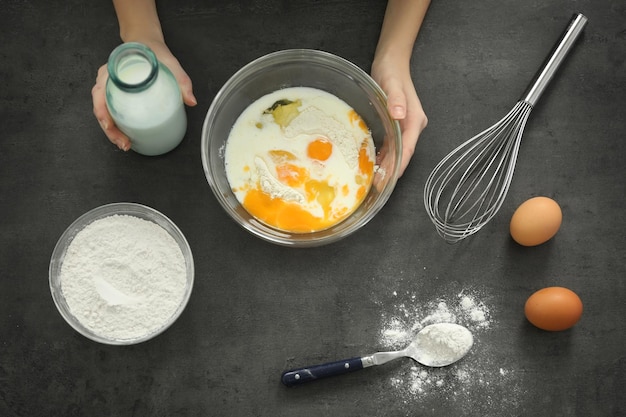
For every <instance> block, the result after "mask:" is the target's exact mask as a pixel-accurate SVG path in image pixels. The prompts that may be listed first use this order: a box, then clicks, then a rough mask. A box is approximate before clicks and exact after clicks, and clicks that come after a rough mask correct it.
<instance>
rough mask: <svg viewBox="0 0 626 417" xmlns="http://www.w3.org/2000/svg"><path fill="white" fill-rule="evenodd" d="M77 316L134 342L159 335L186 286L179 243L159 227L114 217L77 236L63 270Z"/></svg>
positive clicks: (64, 287) (87, 324)
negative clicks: (156, 333)
mask: <svg viewBox="0 0 626 417" xmlns="http://www.w3.org/2000/svg"><path fill="white" fill-rule="evenodd" d="M60 281H61V290H62V292H63V296H64V297H65V300H66V302H67V304H68V307H69V309H70V311H71V312H72V314H73V315H74V316H75V317H76V318H77V319H78V320H79V321H80V322H81V323H82V324H83V325H84V326H85V327H87V328H88V329H90V330H91V331H92V332H94V333H96V334H98V335H100V336H102V337H106V338H110V339H115V340H132V339H136V338H140V337H142V336H145V335H148V334H151V333H154V332H155V331H158V330H159V329H160V328H161V327H162V326H163V325H164V324H165V322H166V321H167V320H168V319H169V318H170V317H171V316H172V315H173V314H174V313H175V312H176V310H177V308H178V306H179V305H180V303H181V301H182V299H183V297H184V294H185V288H186V265H185V259H184V257H183V254H182V252H181V249H180V247H179V246H178V243H177V242H176V241H175V240H174V239H173V238H172V237H171V236H170V235H169V234H168V233H167V232H166V231H165V230H164V229H163V228H161V227H160V226H158V225H157V224H155V223H153V222H150V221H147V220H143V219H140V218H138V217H134V216H127V215H113V216H109V217H105V218H103V219H99V220H96V221H94V222H92V223H90V224H89V225H87V226H86V227H85V228H84V229H83V230H81V231H80V232H78V234H77V235H76V236H75V237H74V239H73V240H72V242H71V243H70V245H69V247H68V249H67V252H66V254H65V259H64V260H63V265H62V267H61V276H60Z"/></svg>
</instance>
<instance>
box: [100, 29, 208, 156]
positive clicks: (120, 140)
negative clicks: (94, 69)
mask: <svg viewBox="0 0 626 417" xmlns="http://www.w3.org/2000/svg"><path fill="white" fill-rule="evenodd" d="M140 42H141V41H140ZM141 43H143V44H145V45H146V46H148V47H149V48H150V49H152V51H153V52H154V54H155V55H156V57H157V59H158V60H159V61H161V63H163V64H164V65H165V66H166V67H167V68H168V69H169V70H170V71H171V72H172V74H173V75H174V78H176V81H177V82H178V86H179V88H180V91H181V93H182V96H183V102H184V103H185V104H186V105H187V106H191V107H193V106H195V105H196V104H197V100H196V98H195V96H194V94H193V86H192V83H191V78H189V76H188V75H187V73H186V72H185V70H184V69H183V68H182V66H181V65H180V63H179V62H178V60H177V59H176V57H174V55H173V54H172V52H171V51H170V50H169V48H168V47H167V45H165V43H163V42H161V41H145V42H141ZM108 78H109V73H108V71H107V65H106V64H104V65H102V66H101V67H100V68H99V69H98V75H97V77H96V84H95V85H94V86H93V88H92V89H91V97H92V100H93V114H94V116H95V117H96V120H98V123H99V124H100V127H101V128H102V130H103V131H104V134H105V135H106V137H107V138H109V140H110V141H111V142H112V143H113V144H114V145H116V146H117V147H118V148H120V149H121V150H123V151H128V150H129V149H130V146H131V143H130V139H129V138H128V136H126V135H125V134H124V133H123V132H122V131H121V130H120V129H119V128H118V127H117V126H116V125H115V122H114V121H113V118H112V117H111V114H110V113H109V109H108V108H107V105H106V83H107V80H108Z"/></svg>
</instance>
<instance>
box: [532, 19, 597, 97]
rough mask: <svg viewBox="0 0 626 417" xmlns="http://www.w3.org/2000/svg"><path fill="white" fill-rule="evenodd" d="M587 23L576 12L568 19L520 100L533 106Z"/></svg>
mask: <svg viewBox="0 0 626 417" xmlns="http://www.w3.org/2000/svg"><path fill="white" fill-rule="evenodd" d="M586 24H587V18H586V17H585V16H584V15H582V14H580V13H576V14H574V16H573V17H572V19H571V20H570V22H569V24H568V25H567V28H565V31H564V32H563V34H562V35H561V38H560V39H559V40H558V42H557V43H556V44H555V45H554V48H553V49H552V51H551V52H550V54H549V55H548V57H547V58H546V60H545V61H544V63H543V66H542V67H541V69H540V70H539V71H538V72H537V75H535V78H534V79H533V81H532V82H531V83H530V84H529V85H528V88H527V89H526V91H525V92H524V95H523V96H522V100H523V101H525V102H527V103H529V104H530V105H531V106H534V105H535V104H536V103H537V100H539V97H541V94H543V91H544V90H545V89H546V86H547V85H548V84H549V83H550V81H551V80H552V77H554V73H555V72H556V70H557V69H558V68H559V66H560V65H561V63H562V62H563V60H564V59H565V57H566V56H567V54H568V53H569V51H570V50H571V49H572V47H573V46H574V43H575V42H576V40H577V39H578V37H579V36H580V34H581V33H582V31H583V29H584V28H585V25H586Z"/></svg>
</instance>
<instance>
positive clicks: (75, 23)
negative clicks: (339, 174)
mask: <svg viewBox="0 0 626 417" xmlns="http://www.w3.org/2000/svg"><path fill="white" fill-rule="evenodd" d="M0 6H1V9H0V10H1V11H0V20H1V21H0V34H1V38H2V44H1V45H0V56H1V57H2V58H1V60H0V75H1V78H0V82H1V89H2V90H1V91H2V93H1V101H0V114H1V120H2V122H1V124H0V225H1V226H0V227H1V229H0V230H1V237H0V415H2V416H130V415H133V416H166V415H167V416H199V415H219V416H247V415H252V416H289V415H302V416H313V415H329V416H364V415H372V416H404V415H411V416H431V415H432V416H435V415H443V416H529V415H538V416H619V415H626V400H625V396H624V393H625V392H626V377H625V374H626V348H625V347H624V345H625V343H624V342H625V329H626V325H625V324H624V323H625V318H626V317H625V316H626V302H624V299H625V298H626V286H625V282H626V281H625V279H624V278H625V277H626V273H625V272H626V268H625V266H624V265H625V261H626V257H625V250H626V243H625V238H624V232H625V230H624V226H625V215H624V195H625V185H624V184H625V183H624V179H625V174H626V164H625V163H624V153H625V151H626V141H625V140H624V139H625V134H626V122H625V118H624V109H625V108H626V88H625V86H626V65H625V58H626V23H625V22H626V4H625V3H624V2H623V1H619V0H599V1H590V0H585V1H576V2H573V1H566V0H547V1H512V0H506V1H502V0H498V1H496V0H486V1H480V2H470V1H454V2H441V1H434V2H433V4H432V5H431V8H430V10H429V12H428V15H427V17H426V21H425V23H424V25H423V29H422V32H421V34H420V37H419V40H418V42H417V44H416V46H415V51H414V59H413V62H412V72H413V77H414V80H415V84H416V86H417V89H418V92H419V96H420V98H421V100H422V102H423V105H424V108H425V110H426V113H427V114H428V116H429V121H430V122H429V125H428V128H427V129H426V131H424V133H423V135H422V137H421V139H420V141H419V144H418V146H417V150H416V154H415V157H414V158H413V161H412V163H411V165H410V167H409V169H408V170H407V171H406V174H405V175H404V176H403V177H402V178H401V180H400V181H399V183H398V185H397V187H396V189H395V191H394V194H393V195H392V197H391V199H390V200H389V202H388V203H387V205H386V206H385V207H384V208H383V210H382V211H381V212H380V213H379V214H378V215H377V217H376V218H375V219H374V220H373V221H371V222H370V223H369V224H368V225H367V226H366V227H364V228H363V229H362V230H361V231H359V232H357V233H355V234H354V235H352V236H350V237H348V238H346V239H345V240H342V241H340V242H338V243H336V244H332V245H329V246H325V247H320V248H315V249H306V250H294V249H289V248H284V247H279V246H274V245H271V244H269V243H265V242H263V241H261V240H260V239H258V238H256V237H253V236H252V235H250V234H249V233H247V232H246V231H244V230H243V229H241V228H240V227H239V226H238V225H236V224H235V223H234V222H233V221H231V220H230V219H229V218H228V217H227V215H226V214H225V212H224V211H223V210H222V208H221V207H220V206H219V204H218V202H217V200H216V199H215V198H214V197H213V195H212V193H211V190H210V188H209V186H208V184H207V182H206V180H205V177H204V173H203V170H202V165H201V157H200V133H201V127H202V122H203V120H204V116H205V114H206V111H207V109H208V107H209V105H210V103H211V100H212V99H213V97H214V96H215V94H216V93H217V91H218V90H219V88H220V87H221V86H222V85H223V83H224V82H225V81H226V80H227V79H228V78H229V76H231V75H232V74H233V73H234V72H235V71H236V70H238V69H239V68H240V67H242V66H243V65H245V64H246V63H247V62H249V61H250V60H252V59H254V58H257V57H259V56H261V55H263V54H265V53H268V52H272V51H275V50H279V49H286V48H315V49H323V50H326V51H329V52H332V53H335V54H338V55H340V56H342V57H344V58H347V59H349V60H351V61H353V62H354V63H356V64H357V65H359V66H360V67H362V68H363V69H365V70H366V71H369V68H370V64H371V59H372V56H373V53H374V48H375V43H376V40H377V37H378V31H379V27H380V25H381V22H382V17H383V13H384V7H385V2H384V1H382V0H377V1H370V2H367V5H366V2H362V1H358V0H344V1H322V2H315V1H300V2H298V1H295V2H289V1H268V0H265V1H262V0H259V1H236V2H209V1H198V0H186V1H158V7H159V12H160V14H161V19H162V23H163V28H164V31H165V34H166V38H167V40H168V42H169V45H170V47H171V49H172V50H173V52H174V53H175V54H176V55H177V57H178V58H179V59H180V61H181V62H182V64H183V66H184V67H185V69H186V70H187V71H188V73H189V75H190V76H191V78H192V79H193V81H194V86H195V93H196V96H197V97H198V99H199V104H198V106H197V107H195V108H190V109H188V116H189V127H188V133H187V136H186V138H185V140H184V142H183V143H182V144H181V145H180V147H178V148H177V149H176V150H175V151H173V152H171V153H170V154H168V155H165V156H162V157H153V158H149V157H142V156H140V155H137V154H135V153H132V152H130V153H123V152H121V151H118V150H117V149H116V148H115V147H114V146H112V145H111V144H110V143H109V142H108V141H107V140H106V138H105V137H104V135H103V134H102V132H101V131H100V129H99V127H98V125H97V123H96V121H95V119H94V118H93V116H92V104H91V97H90V90H91V87H92V85H93V82H94V80H95V75H96V70H97V68H98V67H99V66H100V65H101V64H102V63H103V62H105V60H106V59H107V57H108V54H109V53H110V51H111V50H112V49H113V48H114V47H115V46H116V45H117V44H118V43H119V36H118V27H117V21H116V19H115V15H114V12H113V8H112V6H111V4H110V2H108V1H100V2H93V1H92V2H85V1H78V0H68V1H64V2H59V1H15V0H4V1H2V2H1V3H0ZM574 11H580V12H583V13H585V14H586V15H587V16H588V17H589V24H588V26H587V28H586V31H585V34H584V36H583V37H582V38H581V40H580V42H579V43H578V44H577V45H576V47H575V49H574V50H573V53H572V54H571V55H570V57H569V58H568V59H567V61H566V62H565V64H564V66H563V67H562V68H561V70H560V71H559V73H558V74H557V77H556V78H555V80H554V82H553V83H552V84H551V85H550V87H549V88H548V90H547V92H546V94H545V95H544V96H543V97H542V99H541V101H540V103H539V104H538V105H537V107H536V108H535V109H534V110H533V113H532V114H531V117H530V120H529V122H528V124H527V130H526V133H525V136H524V140H523V144H522V148H521V151H520V156H519V160H518V165H517V170H516V173H515V177H514V179H513V183H512V186H511V190H510V193H509V195H508V197H507V200H506V202H505V204H504V206H503V207H502V210H501V211H500V213H499V214H498V215H497V217H496V218H494V219H493V221H492V222H491V223H490V224H489V225H488V226H486V227H485V228H484V229H483V230H482V231H481V232H480V233H478V234H477V235H476V236H474V237H472V238H470V239H468V240H466V241H464V242H462V243H460V244H458V245H454V246H451V245H448V244H446V243H445V242H443V240H441V239H440V238H439V237H438V236H437V234H436V233H435V230H434V227H433V226H432V224H431V223H430V221H429V220H428V218H427V216H426V212H425V210H424V208H423V203H422V189H423V186H424V182H425V179H426V177H427V175H428V173H429V172H430V170H431V169H432V168H433V166H434V165H435V164H436V162H437V161H438V160H439V159H440V158H441V157H443V156H444V154H446V153H447V152H448V151H449V150H451V149H452V148H453V147H454V146H456V145H457V144H458V143H460V141H462V140H463V139H467V138H469V137H470V136H472V135H473V134H475V133H477V132H478V131H480V130H482V129H484V128H486V127H488V126H489V125H490V124H492V123H493V122H495V121H496V120H497V119H499V118H500V117H501V116H503V115H504V114H505V113H506V112H507V111H508V110H509V109H510V108H511V107H512V106H513V104H514V103H515V102H516V101H517V99H518V98H519V96H520V94H521V93H522V92H523V90H524V89H525V87H526V84H527V83H528V82H529V81H530V79H531V78H532V76H533V75H534V72H535V71H536V69H537V68H538V67H539V65H540V64H541V63H542V61H543V59H544V57H545V56H546V54H547V53H548V51H549V50H550V48H551V47H552V45H553V44H554V42H555V41H556V39H557V38H558V36H559V35H560V33H561V31H562V30H563V28H564V27H565V24H566V23H567V21H568V20H569V18H570V16H571V15H572V13H573V12H574ZM536 195H546V196H549V197H552V198H554V199H555V200H556V201H558V202H559V203H560V205H561V207H562V209H563V215H564V220H563V225H562V227H561V230H560V231H559V233H558V234H557V236H556V237H555V238H554V239H553V240H551V241H550V242H549V243H547V244H544V245H541V246H538V247H534V248H523V247H520V246H518V245H516V244H515V243H514V242H513V241H512V240H511V238H510V237H509V235H508V223H509V220H510V216H511V214H512V212H513V211H514V209H515V208H516V207H517V206H518V205H519V204H520V203H521V202H523V201H524V200H526V199H528V198H530V197H533V196H536ZM120 201H132V202H138V203H142V204H146V205H149V206H151V207H154V208H156V209H157V210H159V211H161V212H163V213H164V214H166V215H167V216H169V217H170V218H171V219H172V220H174V222H176V223H177V225H178V226H179V227H180V228H181V229H182V231H183V232H184V233H185V234H186V237H187V239H188V241H189V243H190V245H191V248H192V250H193V253H194V255H195V267H196V281H195V286H194V290H193V294H192V297H191V300H190V302H189V304H188V306H187V308H186V310H185V311H184V313H183V315H182V316H181V317H180V319H179V320H178V321H177V322H176V323H175V324H174V325H173V326H172V327H171V328H170V329H168V330H167V331H166V332H165V333H163V334H162V335H160V336H158V337H157V338H156V339H153V340H151V341H148V342H145V343H142V344H139V345H135V346H131V347H115V346H107V345H101V344H98V343H95V342H92V341H90V340H88V339H86V338H84V337H82V336H81V335H79V334H78V333H76V332H75V331H74V330H73V329H72V328H70V326H68V325H67V324H66V323H65V321H64V320H63V319H62V317H61V316H60V314H59V313H58V312H57V310H56V308H55V305H54V303H53V301H52V298H51V296H50V290H49V286H48V264H49V261H50V255H51V253H52V249H53V248H54V245H55V243H56V241H57V239H58V238H59V237H60V235H61V233H62V232H63V231H64V229H65V228H66V227H67V226H68V225H69V224H70V223H71V222H72V221H74V220H75V219H76V218H77V217H78V216H80V215H81V214H83V213H84V212H86V211H88V210H90V209H92V208H94V207H96V206H99V205H102V204H105V203H111V202H120ZM553 285H560V286H565V287H568V288H571V289H572V290H574V291H576V292H577V293H578V294H579V295H580V297H581V299H582V300H583V303H584V309H585V311H584V314H583V317H582V319H581V321H580V322H579V323H578V324H577V325H576V326H575V327H574V328H572V329H570V330H568V331H564V332H556V333H550V332H544V331H541V330H539V329H536V328H534V327H533V326H532V325H530V324H529V323H528V322H527V321H526V319H525V317H524V312H523V306H524V302H525V300H526V298H527V297H528V296H529V295H530V294H531V293H532V292H534V291H536V290H537V289H539V288H542V287H547V286H553ZM459 295H468V296H470V297H471V298H472V299H473V300H474V301H475V302H476V303H478V304H479V305H480V310H481V311H482V312H484V313H487V319H486V320H485V321H484V322H481V323H476V322H472V321H471V320H469V321H468V319H467V317H466V315H463V311H460V310H459V303H460V302H461V297H460V296H459ZM438 303H444V304H445V305H446V306H448V308H449V309H450V310H451V312H453V313H454V314H455V315H456V318H457V320H458V321H460V322H462V323H465V324H467V325H468V326H470V328H471V329H472V330H473V332H474V336H475V340H476V342H475V345H474V347H473V349H472V351H471V352H470V354H469V355H468V356H467V357H466V358H464V359H463V360H462V361H461V362H459V363H458V364H456V365H453V366H451V367H448V368H443V369H439V370H426V369H420V368H417V367H416V366H415V364H413V363H411V362H410V361H409V360H400V361H396V362H394V363H391V364H388V365H386V366H384V367H377V368H370V369H367V370H364V371H361V372H357V373H353V374H350V375H345V376H341V377H337V378H333V379H327V380H324V381H318V382H315V383H312V384H310V385H307V386H302V387H298V388H291V389H290V388H286V387H284V386H282V385H281V383H280V374H281V372H282V371H283V370H285V369H287V368H290V367H294V366H300V365H307V364H311V363H316V362H320V361H329V360H334V359H340V358H342V357H350V356H356V355H362V354H367V353H372V352H374V351H377V350H381V349H388V348H390V346H389V343H388V342H387V341H386V339H385V337H383V336H384V333H385V331H386V330H389V326H390V325H391V323H392V322H393V320H394V319H396V320H398V321H399V322H402V323H404V324H405V325H410V324H411V320H418V321H419V320H423V319H425V318H426V317H427V315H428V314H431V313H432V312H433V311H434V310H435V308H436V306H437V305H438ZM479 324H480V325H479Z"/></svg>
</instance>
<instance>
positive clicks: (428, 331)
mask: <svg viewBox="0 0 626 417" xmlns="http://www.w3.org/2000/svg"><path fill="white" fill-rule="evenodd" d="M473 341H474V339H473V337H472V333H471V332H470V331H469V330H467V329H466V328H465V327H463V326H459V325H457V324H454V323H437V324H435V325H430V326H426V327H424V329H422V330H421V331H420V332H419V334H418V335H417V337H415V342H414V343H416V345H417V346H419V350H420V360H419V361H420V362H421V363H428V364H430V365H433V366H445V365H446V364H449V363H453V362H455V361H457V360H459V359H461V358H462V357H463V355H465V353H467V351H468V350H469V349H470V348H471V347H472V343H473Z"/></svg>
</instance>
